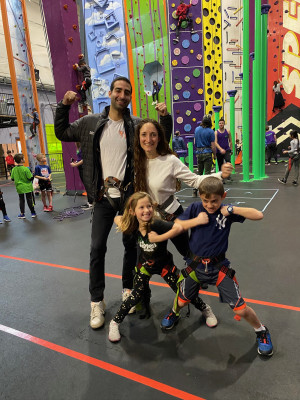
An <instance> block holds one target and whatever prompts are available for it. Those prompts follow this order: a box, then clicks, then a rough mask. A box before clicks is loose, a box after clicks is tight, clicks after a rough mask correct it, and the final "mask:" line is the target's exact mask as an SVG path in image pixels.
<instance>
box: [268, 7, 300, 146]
mask: <svg viewBox="0 0 300 400" xmlns="http://www.w3.org/2000/svg"><path fill="white" fill-rule="evenodd" d="M269 4H270V5H271V10H270V12H269V37H268V46H269V53H268V65H269V69H268V72H269V74H268V122H269V124H270V125H271V126H272V128H273V130H274V131H275V132H276V134H277V144H278V150H279V153H280V152H281V150H282V149H283V148H285V149H287V146H288V145H289V142H290V139H289V133H290V132H291V131H292V130H298V131H299V126H300V46H299V43H300V1H299V0H296V1H292V0H289V1H288V0H280V1H276V0H270V1H269ZM274 81H281V82H282V89H283V90H282V95H283V98H284V99H285V107H284V109H283V111H281V112H280V111H278V110H276V111H275V112H274V113H273V112H272V109H273V103H274V92H273V90H272V87H273V85H274Z"/></svg>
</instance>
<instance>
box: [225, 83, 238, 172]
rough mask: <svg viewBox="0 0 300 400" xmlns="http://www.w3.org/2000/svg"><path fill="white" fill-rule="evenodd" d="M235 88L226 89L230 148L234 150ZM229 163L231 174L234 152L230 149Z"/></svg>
mask: <svg viewBox="0 0 300 400" xmlns="http://www.w3.org/2000/svg"><path fill="white" fill-rule="evenodd" d="M236 93H237V90H228V92H227V94H228V96H229V97H230V133H231V141H232V148H233V150H234V143H235V103H234V99H235V95H236ZM231 164H232V165H233V170H232V174H235V154H234V151H232V154H231Z"/></svg>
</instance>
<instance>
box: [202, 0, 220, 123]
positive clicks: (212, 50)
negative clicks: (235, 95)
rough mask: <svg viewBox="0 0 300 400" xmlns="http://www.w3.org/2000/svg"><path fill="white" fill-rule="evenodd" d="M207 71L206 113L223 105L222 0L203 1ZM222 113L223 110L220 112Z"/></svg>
mask: <svg viewBox="0 0 300 400" xmlns="http://www.w3.org/2000/svg"><path fill="white" fill-rule="evenodd" d="M202 19H203V21H202V23H203V49H204V71H205V103H206V107H205V113H206V114H208V113H211V112H212V114H213V119H214V113H213V106H222V107H223V95H222V93H223V87H222V29H221V28H222V27H221V0H209V1H207V0H206V1H203V2H202ZM220 115H222V112H221V113H220Z"/></svg>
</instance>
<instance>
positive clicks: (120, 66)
mask: <svg viewBox="0 0 300 400" xmlns="http://www.w3.org/2000/svg"><path fill="white" fill-rule="evenodd" d="M82 7H83V15H84V20H85V38H86V39H85V40H86V48H87V51H88V63H89V66H90V68H91V76H92V88H91V90H92V98H93V110H94V113H99V112H101V111H102V110H103V108H104V107H106V106H107V105H109V104H110V99H109V97H108V92H109V88H110V83H111V82H112V80H113V79H115V78H116V77H118V76H126V77H128V68H127V50H126V40H125V31H124V14H123V4H122V1H121V0H114V1H113V2H112V1H109V0H92V1H86V0H82ZM86 58H87V57H86Z"/></svg>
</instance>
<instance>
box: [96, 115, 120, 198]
mask: <svg viewBox="0 0 300 400" xmlns="http://www.w3.org/2000/svg"><path fill="white" fill-rule="evenodd" d="M100 160H101V168H102V177H103V179H104V180H105V179H106V178H107V177H109V176H113V177H115V178H117V179H119V180H120V181H123V180H124V176H125V170H126V161H127V142H126V133H125V127H124V120H123V119H120V120H119V121H113V120H112V119H110V118H109V120H108V122H107V123H106V124H105V127H104V129H103V132H102V135H101V137H100ZM108 193H109V196H110V197H112V198H116V197H120V191H119V190H118V189H115V188H110V189H109V190H108Z"/></svg>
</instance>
